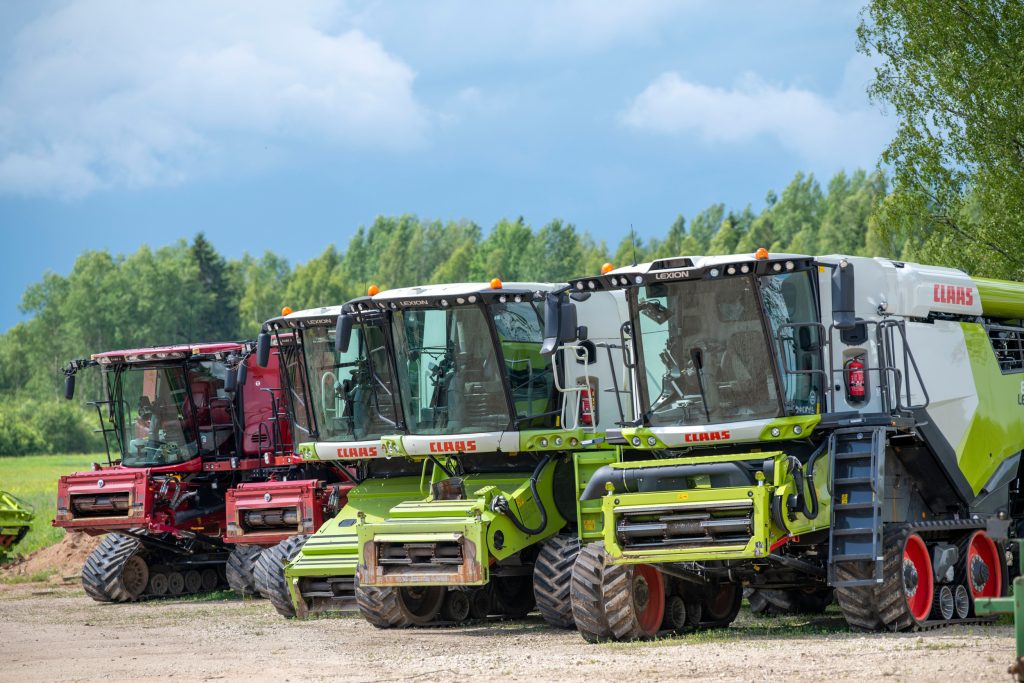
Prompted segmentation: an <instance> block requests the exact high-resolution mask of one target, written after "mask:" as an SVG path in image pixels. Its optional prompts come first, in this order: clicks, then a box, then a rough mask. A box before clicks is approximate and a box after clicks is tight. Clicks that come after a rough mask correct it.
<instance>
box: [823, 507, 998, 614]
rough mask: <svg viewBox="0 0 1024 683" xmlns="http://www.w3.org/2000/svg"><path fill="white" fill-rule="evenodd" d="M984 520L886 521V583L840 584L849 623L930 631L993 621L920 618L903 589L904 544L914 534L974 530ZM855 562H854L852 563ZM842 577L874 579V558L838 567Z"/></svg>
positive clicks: (840, 599) (838, 597)
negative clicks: (914, 611)
mask: <svg viewBox="0 0 1024 683" xmlns="http://www.w3.org/2000/svg"><path fill="white" fill-rule="evenodd" d="M981 528H983V527H982V524H981V523H979V522H974V521H960V520H942V521H936V522H917V523H914V524H891V525H886V528H885V530H884V532H885V533H884V538H885V543H884V553H883V560H882V577H883V583H882V584H881V585H880V586H879V585H877V584H876V585H872V586H852V587H845V588H836V600H837V602H838V603H839V609H840V611H842V613H843V616H844V617H845V618H846V621H847V623H849V624H850V626H853V627H855V628H859V629H863V630H865V631H879V630H883V629H885V630H889V631H910V630H912V631H929V630H932V629H936V628H941V627H943V626H950V625H953V624H970V623H982V622H987V621H993V620H994V619H995V617H991V618H985V619H978V618H974V619H971V618H968V619H956V618H953V619H950V620H949V621H945V620H943V619H929V620H926V621H923V622H918V621H916V620H915V619H914V617H913V615H911V614H910V609H909V608H908V606H907V600H906V596H905V595H904V591H903V572H902V567H903V552H902V549H903V545H904V544H905V543H906V539H907V537H908V536H910V535H911V534H914V533H917V534H921V535H922V537H924V538H929V537H933V536H942V537H944V539H943V540H946V541H948V540H950V539H949V538H948V533H949V532H956V531H964V532H968V531H974V530H976V529H981ZM851 564H852V563H851ZM836 569H837V571H838V573H837V576H838V577H839V578H840V579H847V578H849V579H870V578H872V577H873V576H874V563H873V562H858V563H856V566H840V567H837V568H836Z"/></svg>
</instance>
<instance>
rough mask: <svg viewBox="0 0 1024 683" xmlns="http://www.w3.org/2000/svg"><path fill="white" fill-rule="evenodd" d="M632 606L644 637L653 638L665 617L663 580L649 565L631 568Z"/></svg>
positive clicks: (659, 573)
mask: <svg viewBox="0 0 1024 683" xmlns="http://www.w3.org/2000/svg"><path fill="white" fill-rule="evenodd" d="M633 604H634V605H635V606H636V619H637V621H638V622H639V623H640V630H641V631H643V632H644V635H647V636H653V635H655V634H657V633H658V629H659V628H661V621H662V619H663V618H664V617H665V578H664V577H663V576H662V575H661V572H659V571H658V570H657V569H655V568H654V567H652V566H651V565H649V564H638V565H636V566H635V567H634V568H633Z"/></svg>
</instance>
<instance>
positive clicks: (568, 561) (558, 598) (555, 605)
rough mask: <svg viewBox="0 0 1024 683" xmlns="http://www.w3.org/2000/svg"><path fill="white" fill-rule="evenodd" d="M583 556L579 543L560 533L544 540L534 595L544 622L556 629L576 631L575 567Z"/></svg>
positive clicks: (538, 559) (535, 576)
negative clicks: (573, 609)
mask: <svg viewBox="0 0 1024 683" xmlns="http://www.w3.org/2000/svg"><path fill="white" fill-rule="evenodd" d="M579 554H580V540H579V538H577V537H576V536H574V535H571V534H558V535H557V536H554V537H552V538H549V539H548V540H546V541H544V544H543V545H542V546H541V549H540V554H539V555H538V556H537V562H536V563H535V564H534V567H533V594H534V597H535V599H536V603H537V609H538V610H539V611H540V615H541V616H542V617H544V621H546V622H547V623H549V624H550V625H552V626H554V627H556V628H574V627H575V626H576V621H575V620H574V619H573V618H572V600H571V599H570V588H571V584H572V568H573V565H574V564H576V557H577V556H578V555H579Z"/></svg>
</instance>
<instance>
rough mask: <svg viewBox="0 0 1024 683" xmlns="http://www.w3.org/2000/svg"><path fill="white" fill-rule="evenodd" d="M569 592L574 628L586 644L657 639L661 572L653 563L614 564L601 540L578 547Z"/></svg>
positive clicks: (662, 611) (662, 586) (661, 608)
mask: <svg viewBox="0 0 1024 683" xmlns="http://www.w3.org/2000/svg"><path fill="white" fill-rule="evenodd" d="M570 592H571V599H572V614H573V618H574V619H575V621H576V628H577V629H578V630H579V632H580V634H581V635H582V636H583V638H584V639H586V640H587V641H588V642H592V643H593V642H600V641H605V640H638V639H644V638H653V637H654V636H656V635H657V633H658V629H659V628H660V627H661V624H662V621H663V619H664V614H665V580H664V576H663V575H662V574H661V572H659V571H658V570H657V569H655V568H654V567H652V566H651V565H626V564H619V565H615V564H611V562H610V558H609V556H608V553H607V552H606V551H605V549H604V543H603V542H599V543H590V544H587V545H586V546H584V547H583V549H582V550H581V551H580V554H579V556H578V557H577V558H576V564H575V566H574V567H573V572H572V587H571V589H570Z"/></svg>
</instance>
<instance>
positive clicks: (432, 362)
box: [284, 280, 625, 628]
mask: <svg viewBox="0 0 1024 683" xmlns="http://www.w3.org/2000/svg"><path fill="white" fill-rule="evenodd" d="M565 290H566V287H565V285H560V286H558V285H549V284H535V283H509V284H503V283H501V282H500V281H498V280H494V281H492V282H491V283H485V284H459V285H437V286H430V287H411V288H406V289H398V290H391V291H387V292H382V293H378V294H376V295H375V296H373V297H372V298H370V299H368V300H358V301H355V302H350V303H349V304H346V306H345V311H344V312H343V313H342V315H341V316H339V317H338V322H337V331H336V333H335V339H336V343H337V345H338V350H339V351H341V350H343V349H345V348H346V347H347V344H348V340H347V335H348V334H349V333H348V331H347V330H349V329H352V328H353V327H354V325H355V324H356V322H358V321H359V320H360V319H362V318H361V317H360V316H365V315H366V313H367V312H369V311H376V312H377V313H378V314H379V315H382V316H383V317H384V319H385V320H387V329H388V330H389V332H388V334H389V338H390V341H391V343H392V344H393V353H392V358H393V362H394V368H395V369H394V372H395V375H394V376H395V377H396V378H397V382H395V383H394V384H388V391H387V392H384V393H387V394H388V395H389V396H390V397H391V400H393V402H394V406H393V407H394V409H395V410H396V413H395V415H396V416H397V417H398V419H397V420H396V425H395V429H394V430H393V433H392V434H390V435H386V436H384V437H383V438H382V439H381V449H380V451H379V452H378V453H374V454H373V455H372V456H367V455H359V454H357V456H356V457H359V458H361V459H362V460H363V461H365V462H366V463H367V465H366V466H367V472H366V474H367V476H366V477H365V478H364V479H363V480H362V481H361V483H360V484H359V486H357V487H356V488H355V489H353V490H352V491H351V492H350V493H349V497H348V505H347V506H346V508H345V509H344V510H343V511H342V513H341V514H340V515H338V517H336V518H335V519H333V520H331V521H329V522H327V523H325V524H324V526H323V527H321V529H320V530H319V531H318V532H317V533H316V534H315V535H314V536H312V537H311V538H310V539H309V540H308V541H306V543H305V545H304V546H303V547H302V549H301V551H300V552H299V554H298V555H297V556H296V557H295V559H294V560H293V561H292V562H291V563H290V564H288V565H287V567H286V568H285V572H284V573H285V576H286V578H287V585H288V587H289V588H290V590H291V591H292V598H293V603H294V606H295V612H296V613H297V614H300V615H301V614H308V613H309V612H311V611H315V610H317V609H323V608H325V607H330V606H331V604H332V603H333V604H334V605H336V606H343V605H344V602H345V600H346V599H348V598H349V597H350V596H354V598H355V602H356V604H357V605H358V607H359V609H360V611H361V612H362V614H363V615H364V616H365V617H366V618H367V619H368V620H369V621H370V622H371V623H373V624H374V625H375V626H378V627H380V628H390V627H406V626H413V625H425V624H432V623H458V622H461V621H463V620H465V619H467V618H484V617H487V616H492V615H503V616H522V615H525V614H526V613H528V612H530V611H531V610H533V609H534V608H535V607H536V608H538V609H539V611H540V612H541V614H542V615H543V616H544V617H545V618H546V619H547V620H548V621H549V622H551V623H554V624H557V625H559V626H572V617H571V613H570V604H569V595H568V587H569V578H570V573H571V570H572V563H573V561H574V559H575V556H576V553H577V552H578V549H579V537H580V535H581V534H589V536H587V537H588V538H589V537H596V536H597V534H599V532H600V530H599V529H598V528H597V527H596V523H597V520H598V518H599V506H598V505H596V504H594V505H591V506H590V508H589V509H587V507H586V506H585V505H584V506H582V507H581V505H580V502H579V495H578V494H579V490H580V488H579V485H578V482H579V481H581V477H583V480H585V479H586V478H587V477H588V476H589V473H590V472H592V471H594V470H595V469H597V468H598V467H600V466H602V465H604V464H607V463H610V462H613V461H614V460H615V459H616V453H615V450H614V449H608V448H605V449H603V450H602V449H600V448H595V447H594V446H595V444H593V443H591V442H593V441H595V440H600V438H599V437H600V434H601V433H602V432H603V430H604V429H605V428H606V426H611V424H612V423H610V422H607V423H606V416H612V415H615V414H617V411H616V410H614V409H613V408H612V407H611V406H610V405H608V406H607V407H604V406H599V405H598V396H600V395H602V394H601V392H604V394H603V396H607V397H608V398H607V399H605V398H602V399H601V403H604V402H605V401H608V402H615V401H618V400H621V397H620V396H618V393H617V391H618V390H617V389H616V387H617V386H618V385H617V382H618V379H617V378H616V377H615V375H614V372H612V371H611V368H612V367H613V365H612V364H610V363H609V362H608V359H609V358H611V357H613V356H614V357H616V358H619V357H621V348H620V346H619V342H620V326H621V323H622V321H623V318H622V315H623V314H624V312H625V309H624V307H623V306H622V297H621V296H618V295H613V294H608V293H601V294H594V295H593V301H592V302H591V304H592V305H591V306H590V307H589V308H588V309H587V310H589V311H593V312H595V313H597V312H598V310H600V315H595V316H594V317H593V319H584V318H581V319H580V320H577V319H576V318H575V308H574V306H573V304H572V303H571V302H570V299H569V297H568V296H567V294H566V291H565ZM588 296H589V295H588ZM580 298H581V299H582V298H587V297H580ZM545 311H547V312H548V313H547V316H546V313H545ZM551 311H555V312H556V313H551ZM561 311H565V315H564V316H560V315H558V312H561ZM353 316H355V317H353ZM546 318H547V320H548V321H549V324H548V327H547V329H545V322H546ZM577 323H580V324H579V325H578V324H577ZM581 333H582V335H581ZM564 339H571V340H573V344H572V345H571V347H567V346H565V345H563V344H562V340H564ZM599 359H600V360H601V362H598V361H599ZM311 386H313V387H315V386H316V382H315V381H314V382H312V385H311ZM378 386H380V383H378ZM334 449H335V444H333V443H331V444H325V443H323V442H315V443H311V444H303V445H300V452H302V451H303V450H304V451H305V452H308V453H327V452H333V450H334ZM375 469H378V470H380V471H379V472H378V471H375ZM388 469H399V471H400V472H401V474H405V475H407V476H390V475H389V473H388ZM410 473H412V474H413V476H408V474H410ZM588 516H589V517H588Z"/></svg>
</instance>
